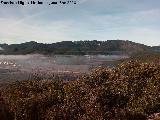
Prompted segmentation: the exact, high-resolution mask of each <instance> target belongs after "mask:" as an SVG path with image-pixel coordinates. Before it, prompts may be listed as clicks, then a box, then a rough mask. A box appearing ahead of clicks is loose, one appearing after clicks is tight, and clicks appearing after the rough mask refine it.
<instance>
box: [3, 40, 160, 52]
mask: <svg viewBox="0 0 160 120" xmlns="http://www.w3.org/2000/svg"><path fill="white" fill-rule="evenodd" d="M0 48H1V49H0V54H32V53H39V54H64V55H85V54H104V55H111V54H115V55H119V54H127V55H132V54H136V53H144V52H153V51H155V52H157V51H159V48H160V47H159V46H156V47H150V46H146V45H143V44H139V43H135V42H132V41H128V40H107V41H97V40H93V41H74V42H72V41H62V42H57V43H52V44H44V43H37V42H34V41H31V42H26V43H21V44H11V45H8V44H0Z"/></svg>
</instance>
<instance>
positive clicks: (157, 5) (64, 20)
mask: <svg viewBox="0 0 160 120" xmlns="http://www.w3.org/2000/svg"><path fill="white" fill-rule="evenodd" d="M3 1H9V0H3ZM12 1H16V0H12ZM17 1H18V0H17ZM23 1H24V2H26V3H27V2H30V0H26V1H25V0H23ZM37 1H38V0H35V2H37ZM39 1H43V2H44V4H43V5H37V4H36V5H33V4H32V5H31V4H26V5H24V6H22V5H9V4H8V5H5V4H3V3H1V4H0V43H8V44H14V43H24V42H28V41H37V42H40V43H55V42H59V41H78V40H100V41H105V40H116V39H120V40H130V41H133V42H137V43H142V44H145V45H149V46H158V45H160V0H75V1H76V3H77V4H73V3H69V4H64V5H63V4H57V5H48V4H49V3H51V2H52V1H56V2H58V3H59V0H39ZM63 1H67V0H63Z"/></svg>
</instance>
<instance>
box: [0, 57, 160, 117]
mask: <svg viewBox="0 0 160 120" xmlns="http://www.w3.org/2000/svg"><path fill="white" fill-rule="evenodd" d="M152 58H153V56H152V57H149V56H144V57H140V56H137V57H136V58H134V59H130V60H126V61H125V62H122V63H121V64H119V65H118V66H117V67H116V68H104V67H98V68H95V69H93V70H91V72H90V73H88V74H87V75H82V76H81V77H79V78H78V79H77V80H70V81H63V80H41V79H37V80H34V77H33V80H26V81H21V82H19V81H17V82H15V83H11V84H9V85H5V86H3V87H2V88H1V91H0V105H1V107H0V118H1V120H146V119H149V117H150V116H151V115H153V114H154V113H160V92H159V91H160V55H158V54H157V55H154V59H152ZM146 59H148V60H146ZM144 60H146V61H144ZM155 60H156V62H155ZM157 60H158V61H157Z"/></svg>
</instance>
